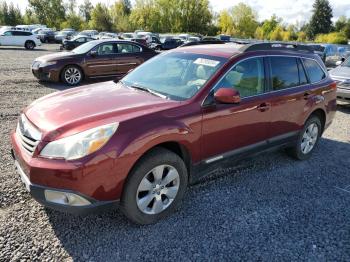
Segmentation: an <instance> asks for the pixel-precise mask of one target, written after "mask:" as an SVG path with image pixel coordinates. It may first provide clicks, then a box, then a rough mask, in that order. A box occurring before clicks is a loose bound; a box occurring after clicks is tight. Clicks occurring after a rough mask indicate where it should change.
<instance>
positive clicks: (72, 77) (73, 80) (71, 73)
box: [64, 67, 81, 85]
mask: <svg viewBox="0 0 350 262" xmlns="http://www.w3.org/2000/svg"><path fill="white" fill-rule="evenodd" d="M64 79H65V80H66V82H67V83H68V84H70V85H76V84H78V83H79V82H80V80H81V72H80V70H79V69H77V68H75V67H69V68H67V69H66V70H65V72H64Z"/></svg>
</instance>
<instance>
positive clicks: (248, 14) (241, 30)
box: [219, 3, 259, 38]
mask: <svg viewBox="0 0 350 262" xmlns="http://www.w3.org/2000/svg"><path fill="white" fill-rule="evenodd" d="M258 26H259V24H258V22H257V15H256V12H255V11H254V10H253V9H252V8H251V7H250V6H248V5H246V4H244V3H239V4H238V5H236V6H234V7H232V8H230V9H226V10H223V11H222V12H221V13H220V16H219V27H220V28H221V32H222V33H224V34H231V35H234V36H237V37H243V38H252V37H254V35H255V33H256V30H257V28H258Z"/></svg>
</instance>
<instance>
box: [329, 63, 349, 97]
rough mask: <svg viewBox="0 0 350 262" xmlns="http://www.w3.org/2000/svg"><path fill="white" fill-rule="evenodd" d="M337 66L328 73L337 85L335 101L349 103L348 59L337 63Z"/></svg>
mask: <svg viewBox="0 0 350 262" xmlns="http://www.w3.org/2000/svg"><path fill="white" fill-rule="evenodd" d="M337 65H338V66H337V67H336V68H334V69H332V70H330V71H329V75H330V76H331V77H332V78H333V79H334V80H335V81H336V83H337V99H338V100H340V101H343V102H348V103H350V57H348V58H347V59H346V60H345V61H344V62H343V61H338V62H337Z"/></svg>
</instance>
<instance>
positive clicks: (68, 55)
mask: <svg viewBox="0 0 350 262" xmlns="http://www.w3.org/2000/svg"><path fill="white" fill-rule="evenodd" d="M77 56H79V54H75V53H73V52H58V53H54V54H49V55H44V56H40V57H38V58H37V59H35V61H41V62H43V61H45V62H47V61H58V60H63V59H67V58H73V57H77Z"/></svg>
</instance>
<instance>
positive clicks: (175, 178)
mask: <svg viewBox="0 0 350 262" xmlns="http://www.w3.org/2000/svg"><path fill="white" fill-rule="evenodd" d="M157 177H158V179H157ZM157 180H158V181H157ZM169 181H170V182H169ZM187 183H188V175H187V169H186V166H185V163H184V161H183V160H182V159H181V158H180V157H179V156H178V155H177V154H175V153H173V152H171V151H169V150H166V149H163V148H156V149H154V150H152V151H150V152H149V153H147V154H146V155H145V156H144V157H142V158H141V160H140V161H139V162H138V163H137V164H136V165H135V167H134V168H133V170H132V171H131V173H130V174H129V176H128V178H127V181H126V183H125V185H124V190H123V194H122V197H121V202H120V207H121V210H122V212H123V213H124V214H125V216H126V217H127V218H128V219H129V220H131V221H132V222H134V223H136V224H141V225H147V224H153V223H155V222H157V221H158V220H160V219H162V218H165V217H167V216H168V215H170V214H171V213H173V212H174V211H175V210H177V209H178V207H179V206H180V204H181V200H182V199H183V197H184V195H185V192H186V189H187Z"/></svg>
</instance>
